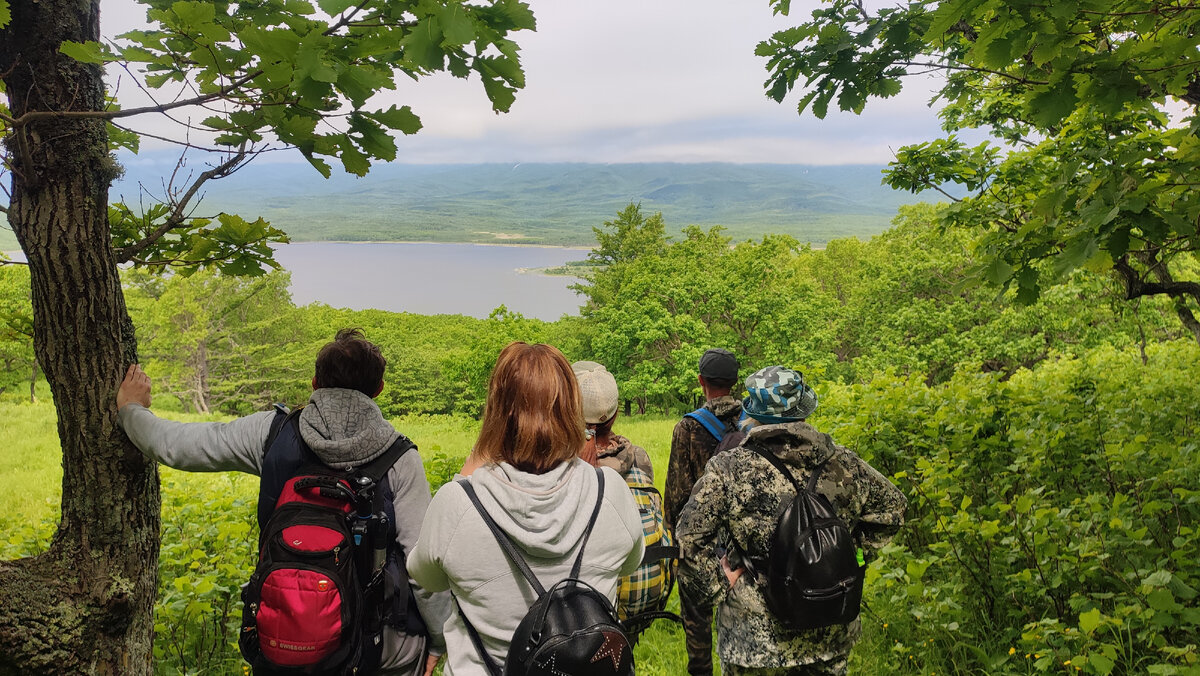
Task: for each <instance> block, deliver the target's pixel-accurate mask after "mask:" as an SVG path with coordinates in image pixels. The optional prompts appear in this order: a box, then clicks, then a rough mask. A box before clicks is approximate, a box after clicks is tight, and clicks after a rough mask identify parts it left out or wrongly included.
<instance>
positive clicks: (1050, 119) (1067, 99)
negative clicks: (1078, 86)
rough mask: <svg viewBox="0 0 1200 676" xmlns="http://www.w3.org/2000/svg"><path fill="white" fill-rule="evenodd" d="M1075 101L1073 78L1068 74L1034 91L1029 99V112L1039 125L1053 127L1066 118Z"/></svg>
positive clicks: (1073, 108)
mask: <svg viewBox="0 0 1200 676" xmlns="http://www.w3.org/2000/svg"><path fill="white" fill-rule="evenodd" d="M1077 103H1079V97H1078V96H1077V95H1076V93H1075V79H1074V78H1072V77H1070V76H1069V75H1068V76H1067V77H1063V78H1061V79H1060V80H1059V81H1058V82H1056V83H1053V84H1051V85H1050V86H1049V87H1047V88H1046V89H1044V90H1042V91H1039V92H1036V93H1035V94H1034V95H1033V97H1032V98H1030V100H1029V114H1030V116H1031V117H1032V118H1033V120H1034V121H1035V122H1037V123H1038V124H1039V125H1041V126H1043V127H1053V126H1056V125H1057V124H1058V123H1060V122H1062V121H1063V120H1064V119H1066V117H1067V116H1068V115H1070V114H1071V112H1072V111H1074V110H1075V105H1076V104H1077Z"/></svg>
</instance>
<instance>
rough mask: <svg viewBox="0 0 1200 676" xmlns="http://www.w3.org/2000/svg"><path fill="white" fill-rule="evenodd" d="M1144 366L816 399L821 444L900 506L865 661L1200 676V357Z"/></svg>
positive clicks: (1187, 355) (1056, 366) (1055, 368)
mask: <svg viewBox="0 0 1200 676" xmlns="http://www.w3.org/2000/svg"><path fill="white" fill-rule="evenodd" d="M1145 359H1146V361H1145V363H1143V362H1142V361H1141V359H1139V355H1138V354H1137V353H1136V352H1134V351H1132V350H1130V351H1124V352H1121V351H1117V350H1114V349H1099V350H1095V351H1093V352H1091V353H1089V354H1088V355H1087V356H1086V357H1084V358H1080V359H1070V360H1062V361H1058V362H1047V363H1045V364H1043V365H1041V366H1040V367H1039V368H1037V369H1036V370H1034V371H1022V372H1018V373H1017V374H1016V375H1015V376H1014V377H1013V378H1011V379H1010V380H1008V381H1001V380H999V379H998V378H997V377H995V376H994V375H986V374H971V375H968V374H959V375H957V376H955V377H954V378H952V379H951V380H950V382H948V383H946V384H944V385H942V386H938V387H933V388H929V387H926V386H925V385H924V384H923V383H921V382H919V381H918V380H917V379H915V378H899V377H889V376H882V377H878V378H876V379H875V380H873V381H872V382H870V383H868V384H866V385H862V386H853V387H836V388H833V389H832V391H830V392H828V393H827V394H826V396H825V398H824V399H823V406H824V410H823V411H822V413H823V418H824V426H825V427H826V428H828V429H829V431H830V432H831V433H833V435H834V437H835V438H836V439H838V441H839V442H840V443H842V444H845V445H848V446H850V447H852V448H857V449H858V451H859V453H860V454H862V455H863V456H864V457H866V458H868V459H870V460H871V461H872V462H873V463H874V464H875V465H876V466H877V467H880V468H881V469H883V470H884V471H885V473H888V474H891V475H894V476H895V477H896V479H897V480H899V483H900V485H901V486H902V488H903V489H904V490H905V492H906V494H907V495H908V497H909V511H908V524H907V525H906V528H905V530H904V532H903V534H902V536H901V537H900V538H898V540H897V542H896V544H894V545H893V546H892V547H891V548H890V549H889V550H888V551H887V552H886V554H885V557H884V560H883V567H882V569H881V570H880V579H879V580H877V581H876V582H875V583H874V586H875V589H874V593H875V595H876V596H877V597H879V603H878V604H877V606H876V608H875V610H876V611H877V612H879V613H881V614H882V615H884V616H885V618H886V620H885V621H887V622H888V624H887V625H885V626H886V628H887V633H886V636H878V637H876V638H875V639H874V640H873V641H874V645H872V646H863V647H864V648H866V651H868V652H874V653H875V654H876V655H883V654H886V652H885V651H889V650H890V651H891V653H892V659H891V660H890V666H891V668H892V669H894V670H900V671H903V672H910V673H926V674H927V673H931V672H937V673H985V674H1023V673H1056V672H1057V673H1063V672H1068V673H1075V672H1082V673H1087V674H1102V675H1107V674H1146V673H1150V674H1200V664H1198V661H1200V652H1198V648H1197V644H1200V609H1198V608H1196V603H1195V597H1196V596H1197V591H1196V587H1197V586H1198V585H1200V579H1198V573H1200V547H1198V544H1197V539H1196V536H1195V529H1196V526H1197V523H1198V522H1200V490H1198V488H1200V464H1198V463H1197V459H1198V458H1197V449H1198V446H1200V441H1198V440H1197V436H1198V433H1200V350H1198V349H1197V347H1196V345H1195V344H1194V343H1190V342H1186V343H1170V344H1163V345H1156V346H1151V348H1149V349H1148V350H1147V352H1146V357H1145ZM819 425H820V423H819ZM889 643H890V645H889Z"/></svg>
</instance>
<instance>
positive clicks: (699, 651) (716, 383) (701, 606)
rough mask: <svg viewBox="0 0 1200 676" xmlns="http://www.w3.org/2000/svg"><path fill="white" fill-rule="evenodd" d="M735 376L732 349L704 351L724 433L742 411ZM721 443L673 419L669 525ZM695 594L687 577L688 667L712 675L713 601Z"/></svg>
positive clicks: (702, 373)
mask: <svg viewBox="0 0 1200 676" xmlns="http://www.w3.org/2000/svg"><path fill="white" fill-rule="evenodd" d="M737 378H738V360H737V357H735V356H733V353H732V352H730V351H729V350H723V349H721V348H714V349H711V350H708V351H706V352H705V353H704V354H703V355H701V356H700V364H699V377H698V380H699V381H700V388H701V390H703V392H704V398H705V402H704V408H706V409H708V410H709V411H710V412H711V413H712V414H713V415H715V416H716V417H717V419H718V420H720V421H721V423H722V424H723V425H724V426H725V433H726V434H728V433H730V432H733V431H736V430H737V423H738V418H739V417H740V416H741V414H742V404H741V402H740V401H738V400H737V399H735V398H734V397H733V396H731V394H730V393H731V391H732V389H733V386H734V385H736V384H737ZM719 443H720V440H719V439H717V438H716V437H715V436H713V434H712V433H711V432H709V431H708V430H707V429H705V427H704V425H702V424H701V423H700V421H699V420H696V419H695V418H691V417H685V418H684V419H683V420H680V421H679V423H678V424H676V425H675V431H674V432H673V433H672V434H671V459H670V461H669V462H668V464H667V483H666V492H665V494H664V495H663V509H664V511H665V512H666V515H665V516H666V520H667V526H668V527H670V528H671V529H672V530H674V529H675V525H676V522H677V521H678V520H679V513H680V512H682V511H683V506H684V505H685V504H687V501H688V496H689V495H691V494H692V486H693V485H695V483H696V480H697V479H699V478H700V475H701V474H703V473H704V466H705V465H706V464H708V460H709V458H711V457H712V456H713V453H714V452H715V451H716V449H717V445H718V444H719ZM695 596H696V595H695V594H694V593H693V592H692V590H690V589H689V588H688V586H687V584H686V582H685V581H684V580H680V582H679V604H680V610H681V613H680V614H681V615H682V616H683V632H684V635H685V636H686V638H687V654H688V669H687V670H688V674H690V675H691V676H712V673H713V665H712V604H710V603H707V602H703V601H701V600H699V599H698V598H694V597H695Z"/></svg>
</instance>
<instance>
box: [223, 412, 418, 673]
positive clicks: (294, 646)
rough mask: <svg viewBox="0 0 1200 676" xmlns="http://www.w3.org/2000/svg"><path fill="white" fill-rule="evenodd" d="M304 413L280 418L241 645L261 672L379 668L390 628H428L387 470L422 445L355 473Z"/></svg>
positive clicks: (401, 446) (400, 444) (404, 444)
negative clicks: (305, 430) (336, 458)
mask: <svg viewBox="0 0 1200 676" xmlns="http://www.w3.org/2000/svg"><path fill="white" fill-rule="evenodd" d="M295 420H296V414H295V413H293V414H291V415H288V416H286V417H284V416H282V415H277V416H276V421H275V422H274V423H273V425H272V429H271V433H270V436H269V437H268V439H267V443H266V453H265V455H264V460H263V473H262V485H261V487H260V492H259V501H260V505H259V507H260V511H259V518H260V533H259V561H258V564H257V566H256V567H255V569H254V573H253V574H252V575H251V577H250V581H249V582H248V583H247V584H246V585H245V586H244V587H243V588H242V602H243V609H242V630H241V633H240V635H239V639H238V647H239V648H240V649H241V652H242V656H243V657H245V659H246V661H247V662H249V663H250V664H251V665H252V666H253V669H254V673H255V674H256V675H260V676H261V675H262V674H299V673H303V674H312V675H316V674H331V675H332V674H337V675H341V674H352V673H359V672H363V671H370V670H371V669H374V668H375V667H376V666H377V665H378V663H379V660H380V657H381V652H382V648H383V640H382V634H383V628H384V626H385V625H391V626H395V627H397V628H398V629H404V630H408V631H409V632H410V633H413V632H414V631H415V632H417V633H419V632H421V631H422V630H423V627H421V626H420V621H419V615H418V614H417V613H415V612H409V609H410V608H412V598H411V593H410V590H409V588H408V581H407V579H406V577H405V576H403V575H402V570H403V565H404V562H403V555H402V553H401V552H400V551H399V547H398V546H397V545H396V541H395V539H396V530H395V514H394V509H393V507H392V504H391V500H392V497H393V496H392V491H391V487H390V486H389V485H388V482H387V479H386V475H387V472H388V470H389V469H391V467H392V465H394V464H395V463H396V461H397V460H398V459H399V458H400V456H402V455H404V454H405V453H406V452H408V451H409V450H411V449H413V448H415V446H414V445H413V443H412V442H411V441H409V440H408V439H407V438H405V437H404V436H403V435H401V436H400V437H399V438H398V439H397V440H396V442H395V443H393V444H392V446H391V447H390V448H388V450H387V451H385V452H384V453H383V455H381V456H379V457H378V458H376V459H375V460H373V461H371V462H370V463H368V464H366V465H364V466H362V467H358V468H355V469H352V470H348V471H344V472H343V471H339V470H335V469H333V468H331V467H328V466H327V465H325V464H323V463H322V462H321V461H320V460H319V459H318V458H317V457H316V455H315V454H314V453H313V452H312V450H311V449H309V448H308V446H307V444H305V443H304V441H303V439H301V438H300V435H299V429H298V425H297V424H295Z"/></svg>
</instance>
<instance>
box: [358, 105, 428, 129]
mask: <svg viewBox="0 0 1200 676" xmlns="http://www.w3.org/2000/svg"><path fill="white" fill-rule="evenodd" d="M370 116H371V117H372V118H374V119H375V120H377V121H378V122H380V123H381V124H383V125H384V126H385V127H387V128H389V129H395V130H397V131H401V132H404V133H405V134H415V133H417V132H418V131H419V130H420V129H421V118H419V117H417V115H416V114H415V113H413V111H412V108H410V107H408V106H402V107H400V108H397V107H396V106H395V105H393V106H391V107H390V108H388V109H387V110H381V111H377V112H374V113H370Z"/></svg>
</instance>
